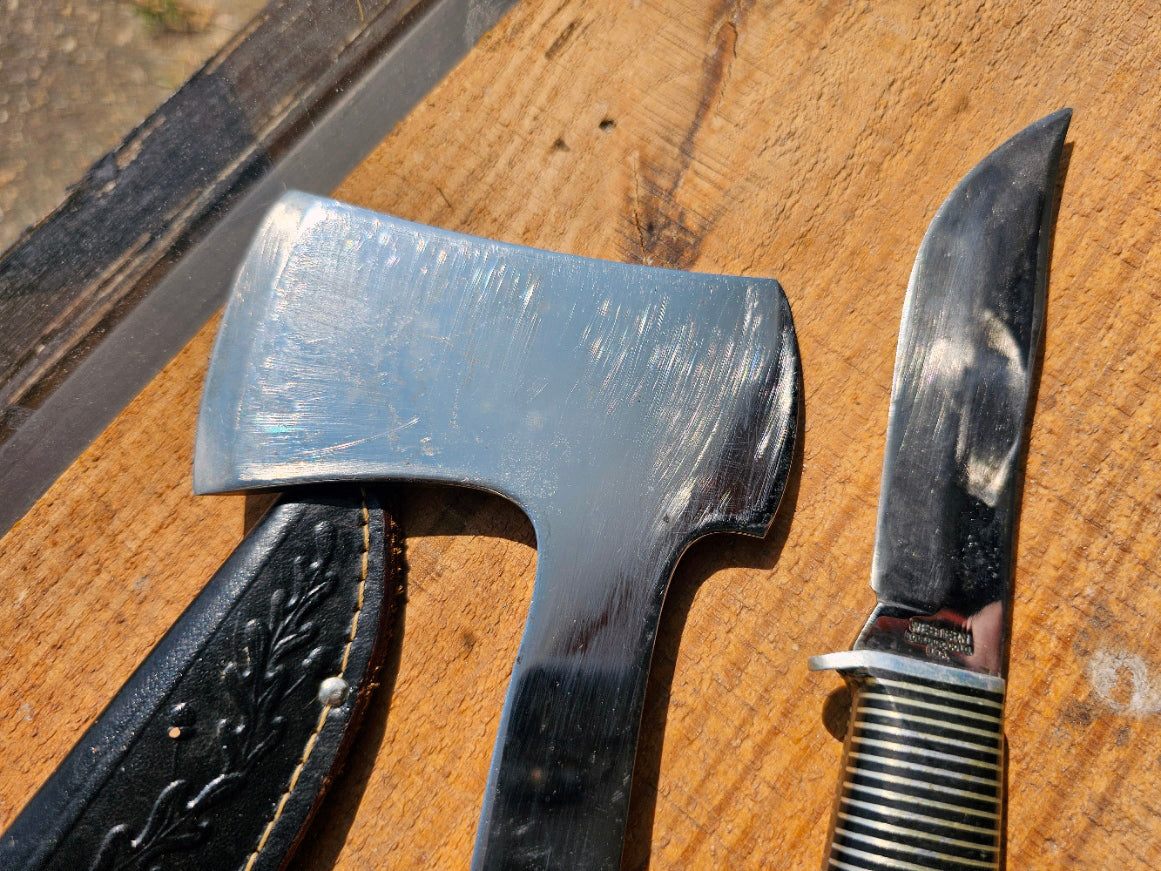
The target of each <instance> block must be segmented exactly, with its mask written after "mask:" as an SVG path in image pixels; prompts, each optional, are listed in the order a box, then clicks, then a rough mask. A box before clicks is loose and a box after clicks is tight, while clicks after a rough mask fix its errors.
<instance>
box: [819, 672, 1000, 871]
mask: <svg viewBox="0 0 1161 871" xmlns="http://www.w3.org/2000/svg"><path fill="white" fill-rule="evenodd" d="M811 667H812V668H834V669H836V670H838V671H839V672H840V673H841V674H842V675H843V677H844V678H845V679H846V680H847V683H848V684H849V685H850V688H851V696H852V702H851V719H850V725H849V726H848V728H847V737H846V742H845V745H844V748H843V761H842V773H841V775H840V778H839V780H840V784H839V789H838V790H837V791H836V798H835V806H834V813H833V816H832V822H831V838H830V849H829V850H828V851H827V859H826V862H825V863H824V867H826V868H906V869H929V868H930V869H947V871H979V869H999V867H1000V858H1001V851H1000V832H1001V823H1002V815H1003V808H1002V801H1003V788H1004V742H1003V710H1004V680H1003V679H1002V678H999V677H993V676H991V675H984V674H977V673H974V672H969V671H966V670H964V669H960V668H954V667H950V666H944V665H939V664H934V663H928V662H924V661H921V660H916V659H911V658H909V657H904V656H899V655H896V654H892V653H884V652H879V651H861V650H856V651H848V652H845V653H839V654H831V655H830V656H826V657H817V658H816V661H815V662H814V663H812V665H811Z"/></svg>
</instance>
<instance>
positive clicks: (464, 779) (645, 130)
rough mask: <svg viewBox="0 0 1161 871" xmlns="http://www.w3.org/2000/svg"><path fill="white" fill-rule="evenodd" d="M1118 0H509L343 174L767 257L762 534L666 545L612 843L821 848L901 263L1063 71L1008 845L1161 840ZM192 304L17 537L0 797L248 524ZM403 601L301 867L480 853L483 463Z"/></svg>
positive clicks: (754, 267) (496, 593)
mask: <svg viewBox="0 0 1161 871" xmlns="http://www.w3.org/2000/svg"><path fill="white" fill-rule="evenodd" d="M1150 14H1151V9H1150V8H1149V7H1148V6H1147V5H1146V4H1144V3H1140V2H1111V3H1106V4H1101V6H1100V7H1099V8H1096V7H1093V6H1092V5H1090V4H1082V3H1080V2H1063V3H1061V4H1058V5H1056V6H1054V7H1045V6H1043V5H1041V4H1032V3H1030V2H1022V0H1017V2H1011V3H1007V4H989V3H981V4H975V5H973V6H972V7H971V8H966V7H963V6H962V5H961V4H954V3H950V2H931V3H928V4H919V3H915V2H904V0H898V2H893V3H887V4H875V5H871V4H838V3H829V4H815V3H808V2H805V0H802V2H797V0H788V2H785V3H781V4H777V5H772V6H771V5H762V4H754V3H734V4H721V5H712V6H707V5H703V4H695V3H690V2H688V0H644V2H641V3H636V4H624V3H615V2H612V0H593V2H588V3H580V2H573V0H563V2H562V0H553V2H549V3H538V2H529V3H527V4H524V5H522V6H520V7H519V8H517V9H516V10H515V11H514V12H513V13H512V14H510V15H509V16H508V17H507V18H506V19H505V20H504V21H503V23H502V24H501V26H500V27H499V28H497V29H496V30H495V31H493V32H492V33H491V34H490V35H489V36H488V37H486V38H485V39H484V41H483V42H482V43H481V44H480V45H479V46H478V47H477V49H476V50H475V51H474V52H473V53H472V54H471V55H470V56H469V58H468V59H467V60H465V62H464V63H463V64H461V65H460V67H458V68H457V70H456V71H455V72H454V73H453V75H452V76H451V77H450V78H449V79H447V80H446V81H445V82H444V84H443V85H441V86H440V87H439V88H438V89H437V90H436V91H435V92H433V93H432V94H431V95H430V96H429V97H428V98H427V99H426V100H425V101H424V102H423V104H422V105H421V106H419V107H418V108H417V109H416V110H415V111H414V112H413V113H412V114H411V115H410V116H409V117H408V119H407V120H406V121H405V122H404V123H402V124H401V125H400V126H399V127H398V129H397V130H396V131H395V132H394V133H393V134H392V136H390V137H389V138H388V139H387V140H386V141H385V142H384V143H383V144H382V146H381V147H380V148H379V150H378V151H377V152H376V153H375V154H374V155H373V156H372V157H371V158H370V159H368V160H367V161H366V162H365V163H364V164H363V165H362V166H361V167H360V168H359V169H358V170H357V171H356V172H355V173H354V174H353V175H352V176H351V178H350V179H349V180H348V181H347V182H346V183H345V184H344V185H343V186H342V187H341V188H340V189H339V191H338V194H339V196H341V197H342V198H344V199H347V200H350V201H353V202H356V203H358V204H360V205H364V206H369V207H372V208H377V209H380V210H383V211H388V212H392V213H394V214H397V215H400V216H402V217H406V218H410V219H414V220H420V221H426V222H429V223H434V224H438V225H441V226H445V227H449V228H452V229H456V230H464V231H467V232H472V233H477V234H481V235H487V236H493V237H499V238H502V239H506V240H509V241H516V242H521V243H525V244H532V245H538V246H542V247H547V248H555V249H559V250H565V251H570V252H573V253H578V254H586V255H591V256H603V257H610V258H616V259H623V260H633V261H642V262H653V263H655V264H658V265H678V266H683V267H689V268H694V269H704V270H713V271H735V272H742V273H746V274H754V275H773V276H776V277H778V278H779V279H780V280H781V281H782V282H783V284H784V285H785V287H786V290H787V294H788V296H789V298H790V301H791V305H792V306H793V308H794V312H795V317H796V322H797V325H798V332H799V340H800V345H801V350H802V356H803V365H804V371H805V384H806V396H805V399H806V426H805V433H804V456H803V462H802V466H801V470H800V472H799V474H798V475H797V477H796V478H795V479H794V480H793V481H792V484H791V490H790V492H789V493H788V496H787V499H786V504H785V506H784V511H783V513H782V515H781V518H780V520H779V521H778V522H777V523H776V525H775V528H774V530H773V531H772V532H771V534H770V535H769V536H768V537H767V539H766V540H765V541H750V540H744V539H738V538H730V537H721V538H717V539H710V540H707V541H706V542H704V543H702V544H701V545H699V546H697V547H695V548H694V549H693V550H692V551H691V552H690V553H689V554H688V555H687V556H686V557H685V559H683V561H682V563H681V564H680V566H679V568H678V572H677V576H676V578H675V581H674V586H673V590H672V593H671V596H670V598H669V601H668V602H667V604H666V612H665V616H664V624H663V626H662V631H661V636H660V638H659V641H658V650H657V655H656V660H655V668H654V673H653V674H652V676H651V683H650V689H649V696H648V701H647V705H646V712H645V723H644V731H643V735H644V741H643V747H642V751H641V755H640V758H639V761H638V767H637V772H636V781H635V785H634V796H633V807H632V811H631V820H630V837H629V844H628V848H627V852H626V856H625V863H624V864H625V867H627V868H643V867H655V868H686V867H691V868H696V867H713V868H718V867H728V868H767V867H784V868H813V867H818V865H819V864H820V862H821V857H822V852H823V847H824V841H825V836H826V829H827V824H828V820H829V815H830V805H831V800H832V795H833V789H834V785H835V783H836V782H837V777H838V771H837V768H838V759H839V753H840V748H841V744H840V742H839V740H838V739H837V738H836V737H835V735H834V734H832V733H833V732H838V731H841V728H842V708H843V692H842V690H841V684H840V681H839V679H838V678H836V677H835V676H833V675H827V674H812V673H809V672H808V671H807V670H806V658H807V657H808V656H809V655H811V654H813V653H820V652H829V651H832V650H838V649H842V648H845V647H847V646H848V645H849V644H850V641H851V640H852V638H853V637H854V635H855V633H856V631H857V630H858V628H859V626H860V625H861V623H862V621H863V619H864V618H865V616H866V614H867V612H868V611H869V608H870V606H871V603H872V601H873V597H872V594H871V592H870V590H869V589H868V587H867V585H866V579H867V577H868V574H869V569H870V554H871V545H872V536H873V529H874V517H875V504H876V499H877V490H878V476H879V468H880V463H881V457H882V446H883V440H884V433H885V428H886V417H887V401H888V395H889V385H890V379H891V370H892V364H893V359H894V346H895V335H896V332H897V329H898V321H899V313H900V309H901V306H902V301H903V290H904V287H905V285H906V281H907V276H908V273H909V270H910V267H911V262H912V258H913V257H914V254H915V250H916V246H917V245H918V243H919V240H920V238H921V237H922V234H923V231H924V229H925V228H926V226H927V223H928V221H929V220H930V218H931V216H932V214H933V213H934V210H935V208H936V207H937V206H938V205H939V203H940V202H941V201H942V200H943V198H944V197H945V196H946V194H947V193H948V192H949V191H950V189H951V188H952V187H953V186H954V184H955V183H956V182H957V181H958V180H959V178H960V177H962V175H963V174H964V173H965V172H966V171H967V170H968V169H969V168H970V167H971V166H972V165H974V163H975V162H976V161H977V160H979V159H980V158H981V157H983V156H984V155H985V154H986V153H987V152H988V151H990V150H991V149H992V148H993V147H994V146H995V145H997V144H998V143H999V142H1000V141H1002V140H1003V139H1004V138H1006V137H1007V136H1008V135H1009V134H1011V133H1013V132H1015V131H1016V130H1017V129H1019V128H1021V127H1022V126H1024V125H1025V124H1027V123H1029V122H1030V121H1032V120H1035V119H1036V118H1038V117H1040V116H1041V115H1043V114H1046V113H1047V112H1048V111H1051V110H1052V109H1055V108H1058V107H1059V106H1061V105H1072V106H1073V107H1075V109H1076V116H1075V118H1074V122H1073V127H1072V131H1071V133H1070V136H1069V142H1070V148H1069V154H1068V157H1069V165H1068V171H1067V175H1066V178H1065V180H1064V183H1063V186H1062V199H1061V205H1060V217H1059V221H1058V224H1057V229H1056V236H1055V246H1054V252H1053V261H1052V271H1051V275H1050V279H1049V304H1048V316H1047V317H1048V320H1047V328H1046V345H1045V351H1044V357H1043V364H1042V372H1041V376H1040V384H1039V394H1038V398H1037V405H1036V414H1035V419H1034V423H1033V427H1032V436H1031V444H1030V450H1029V458H1028V464H1027V473H1026V479H1025V484H1024V494H1023V510H1022V517H1021V525H1020V535H1019V542H1018V552H1017V558H1016V566H1017V569H1016V590H1017V596H1016V602H1015V605H1014V614H1013V627H1012V630H1013V641H1012V657H1011V669H1010V678H1011V680H1010V691H1009V704H1008V713H1007V726H1006V732H1007V739H1008V752H1009V757H1008V758H1009V762H1008V787H1009V797H1008V803H1007V865H1008V867H1010V868H1033V869H1036V868H1045V869H1050V868H1051V869H1055V868H1062V867H1078V868H1110V867H1115V868H1152V867H1156V866H1158V865H1159V864H1161V847H1158V846H1157V844H1158V838H1157V827H1158V822H1157V821H1158V820H1159V819H1161V813H1159V811H1161V807H1159V799H1158V793H1157V790H1156V787H1155V781H1156V772H1155V770H1154V769H1155V765H1154V763H1153V762H1152V760H1155V759H1157V758H1158V757H1159V755H1161V737H1159V736H1161V730H1158V728H1157V725H1158V716H1161V690H1159V687H1161V629H1159V628H1158V625H1157V621H1156V620H1154V619H1153V616H1152V615H1153V614H1155V613H1157V611H1158V608H1159V606H1161V601H1159V600H1161V583H1159V582H1158V572H1159V570H1161V561H1159V560H1161V557H1159V554H1158V546H1159V542H1161V501H1159V499H1158V496H1157V481H1158V475H1159V472H1161V469H1159V468H1158V464H1159V462H1161V436H1159V435H1158V433H1157V429H1156V426H1157V425H1156V420H1157V419H1158V416H1159V413H1161V390H1159V385H1158V375H1157V372H1158V370H1159V368H1161V350H1158V349H1159V348H1161V321H1159V320H1158V318H1157V317H1156V316H1155V312H1156V310H1157V299H1156V297H1157V292H1156V288H1157V287H1158V286H1161V281H1159V278H1161V276H1159V275H1158V270H1159V267H1158V266H1157V258H1154V257H1152V256H1151V255H1152V253H1153V252H1154V250H1155V249H1156V247H1157V245H1158V242H1159V239H1161V222H1159V220H1158V213H1159V203H1161V190H1159V188H1161V154H1159V153H1158V151H1157V149H1156V148H1155V147H1154V140H1155V138H1156V130H1157V129H1158V124H1159V121H1161V118H1159V115H1161V105H1159V104H1158V102H1157V101H1156V99H1155V96H1156V95H1155V87H1154V86H1153V84H1152V80H1151V79H1150V78H1149V76H1148V73H1147V71H1148V70H1150V69H1151V68H1152V66H1151V65H1152V61H1153V59H1154V58H1156V57H1157V56H1158V54H1159V53H1161V32H1159V31H1158V30H1157V28H1156V27H1155V26H1153V22H1152V21H1151V20H1150ZM210 340H211V333H210V330H209V329H207V330H206V331H203V332H202V333H201V334H200V335H199V336H198V338H197V339H195V341H194V343H193V344H191V346H190V347H189V348H188V349H187V350H186V351H185V352H183V354H182V355H181V356H180V357H179V358H178V359H177V360H175V362H174V363H173V364H172V365H171V366H170V367H169V368H168V369H166V371H165V372H164V373H163V374H162V375H161V376H159V377H158V378H157V379H156V380H155V381H154V383H153V384H152V385H150V387H149V388H148V389H147V391H146V392H145V393H143V394H142V396H141V397H139V399H138V400H137V401H136V402H135V403H134V404H133V406H131V407H130V408H129V409H128V410H127V412H126V413H125V414H124V415H122V416H121V418H120V419H118V421H117V422H116V423H115V424H114V425H113V426H112V427H111V428H110V429H109V430H108V431H107V432H106V433H105V434H104V435H103V436H102V437H101V439H100V440H99V441H98V442H97V443H96V444H94V446H93V447H92V448H91V449H90V450H89V451H88V452H86V454H85V455H84V456H82V457H81V459H80V460H78V462H77V463H76V464H74V466H73V467H72V468H71V469H70V470H69V471H68V472H67V473H66V475H65V476H63V477H62V478H61V480H60V481H59V482H58V483H57V485H56V486H54V488H53V489H52V491H50V493H48V494H47V495H46V496H45V498H44V499H42V500H41V502H40V503H39V504H38V505H37V506H36V507H35V508H34V509H33V511H32V512H31V513H30V514H29V515H28V516H27V517H25V518H24V520H22V521H21V522H20V523H19V524H18V525H17V526H16V527H14V528H13V530H12V532H11V533H10V534H9V535H8V536H7V537H6V538H5V539H4V541H3V545H2V547H3V553H4V560H3V565H2V566H0V638H3V639H4V640H3V641H2V642H0V748H2V749H3V753H2V756H3V758H5V759H6V760H13V761H12V762H10V763H9V765H8V766H7V767H6V773H7V775H8V776H7V777H6V778H5V779H4V782H3V783H0V826H2V825H5V824H6V823H7V822H8V821H10V820H11V819H12V817H13V816H14V815H15V814H16V813H17V811H18V810H19V807H20V806H21V805H22V803H23V802H24V801H25V800H26V799H27V797H28V796H29V795H30V794H31V793H32V792H33V791H34V790H35V788H36V786H37V785H38V784H39V783H40V782H41V781H42V780H43V779H44V777H46V776H47V774H48V773H49V771H50V770H51V769H52V767H53V766H54V765H55V764H56V762H57V761H58V760H59V759H60V758H61V757H62V756H63V755H64V753H65V752H66V751H67V749H68V747H69V746H70V744H71V742H72V741H73V740H74V739H75V738H76V737H77V736H78V735H79V734H80V732H81V730H82V729H83V728H84V726H85V724H86V723H87V722H88V721H90V720H91V719H92V718H93V717H94V716H95V715H96V714H97V712H98V711H99V710H100V708H101V707H102V705H103V704H104V703H105V701H106V700H107V699H108V698H109V696H110V695H111V694H112V693H113V692H114V691H115V688H116V686H117V685H119V683H120V682H121V680H123V679H124V678H125V676H127V674H128V673H129V672H130V671H131V669H132V668H133V665H134V664H135V663H136V662H137V661H139V660H140V658H141V657H142V656H143V655H144V653H145V651H146V650H148V648H149V647H150V645H151V644H153V643H154V642H155V641H156V639H157V638H158V637H159V636H160V634H161V633H162V632H163V631H164V629H165V628H166V626H168V625H169V623H170V622H171V621H172V620H173V619H174V618H175V617H176V616H177V614H178V613H179V612H180V610H181V608H182V606H183V605H184V603H185V602H187V601H188V600H189V599H190V598H192V596H193V595H194V593H195V592H196V590H197V588H198V586H199V584H200V583H201V582H202V581H203V580H204V579H205V578H207V577H208V576H209V574H210V573H211V571H212V570H213V567H214V566H215V565H216V563H217V562H218V560H220V559H221V558H222V557H223V556H224V554H225V553H226V552H227V551H228V550H229V548H230V547H231V546H232V545H233V543H234V542H235V541H236V540H237V538H238V536H239V535H240V533H241V528H242V526H243V523H244V505H243V503H242V500H241V499H240V498H237V497H223V498H208V497H207V498H194V497H192V496H190V495H189V478H188V469H189V461H190V452H191V442H192V427H193V420H194V414H195V407H196V401H197V390H198V380H199V378H200V374H201V372H202V370H203V367H204V362H205V358H206V355H207V354H208V349H209V344H210ZM398 498H399V500H400V514H401V520H402V522H403V524H404V526H405V529H406V530H407V532H408V541H407V557H408V561H409V566H410V572H409V577H408V602H407V605H406V608H405V609H404V612H403V616H402V620H401V624H400V626H399V631H400V641H399V643H398V646H397V649H396V651H395V655H394V657H393V660H392V665H391V668H390V669H389V671H388V679H387V681H386V682H385V686H384V690H385V692H383V693H382V694H381V695H380V697H379V699H378V701H377V702H376V704H375V706H374V708H373V709H372V710H371V712H370V714H369V718H370V723H369V727H368V729H367V732H366V734H365V736H364V738H363V741H362V743H361V745H360V747H359V748H358V749H357V751H356V754H355V755H354V757H353V758H352V759H351V760H350V762H349V764H348V767H347V770H346V772H345V773H344V775H343V776H342V778H341V779H340V781H339V782H338V784H337V785H336V792H335V794H334V795H333V797H332V800H331V801H330V802H329V803H328V806H327V808H326V811H325V814H324V816H323V817H322V818H321V819H320V820H319V821H318V823H317V824H316V826H315V827H314V828H313V829H312V831H311V833H310V834H309V835H308V840H307V846H306V849H305V851H304V853H303V854H302V855H301V856H300V858H299V859H298V860H297V865H296V867H299V868H311V869H321V868H336V869H338V868H363V867H376V868H394V867H398V868H405V867H466V865H467V863H468V859H469V856H470V853H471V846H472V838H473V836H474V831H475V824H476V817H477V814H478V812H479V804H480V794H481V790H482V788H483V784H484V781H485V777H486V771H487V763H488V759H489V756H490V753H491V749H492V742H493V741H494V738H495V729H496V724H497V717H498V712H499V706H500V702H501V700H502V697H503V691H504V685H505V682H506V679H507V672H508V669H509V668H510V665H511V662H512V658H513V656H514V652H515V648H516V644H517V642H518V638H519V632H520V626H521V623H522V619H523V611H524V609H525V607H526V605H527V602H528V596H529V593H530V584H531V579H532V575H533V571H534V563H535V551H534V541H533V536H532V532H531V529H530V528H529V526H528V524H527V522H526V521H525V520H524V519H523V517H522V515H520V513H519V512H518V511H517V510H516V509H514V508H513V507H511V506H510V505H508V504H507V503H505V502H503V501H502V500H499V499H496V498H493V497H489V496H482V495H478V494H465V493H458V492H454V491H450V490H439V489H430V490H416V489H409V490H404V491H401V492H400V493H399V495H398Z"/></svg>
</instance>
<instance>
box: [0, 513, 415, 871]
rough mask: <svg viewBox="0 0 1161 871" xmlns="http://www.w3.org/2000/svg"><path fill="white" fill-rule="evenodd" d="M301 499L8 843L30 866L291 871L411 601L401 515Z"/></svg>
mask: <svg viewBox="0 0 1161 871" xmlns="http://www.w3.org/2000/svg"><path fill="white" fill-rule="evenodd" d="M340 492H341V493H343V494H344V495H336V493H335V491H333V490H331V491H329V492H328V493H326V494H323V493H305V494H304V493H303V492H298V493H295V494H294V495H293V496H287V497H284V498H283V499H282V500H281V501H279V502H278V503H277V504H276V505H275V506H274V507H273V508H271V510H270V511H269V512H268V513H267V514H266V515H265V517H263V519H262V520H261V521H260V522H259V523H258V525H257V526H256V527H255V528H254V530H253V532H252V533H251V534H250V535H248V536H247V537H246V539H245V540H244V541H243V542H242V543H241V544H240V545H239V546H238V548H237V549H236V550H235V551H234V552H233V554H231V556H230V558H229V559H228V560H227V561H226V562H225V563H224V564H223V566H222V567H221V568H220V569H219V570H218V572H217V573H216V574H215V575H214V577H213V578H212V579H211V580H210V582H209V584H207V585H206V587H205V588H204V589H203V590H202V592H201V593H200V594H199V595H198V597H197V598H196V599H195V600H194V601H193V603H192V604H191V605H190V606H189V608H187V609H186V611H185V613H184V614H182V616H181V617H180V618H179V619H178V621H177V623H176V624H175V625H174V626H173V627H172V628H171V629H170V630H169V632H168V633H167V634H166V635H165V637H164V638H162V640H161V641H160V642H159V643H158V645H157V646H156V647H155V648H154V649H153V651H152V652H151V653H150V654H149V656H148V657H147V658H146V660H145V661H144V662H143V663H142V664H141V666H140V667H139V668H138V669H137V671H136V672H134V674H133V676H132V677H131V678H130V679H129V681H128V682H127V683H126V684H125V686H124V687H123V688H122V690H121V691H120V692H119V693H118V694H117V696H116V698H114V699H113V701H112V702H111V703H110V704H109V705H108V707H107V708H106V709H105V710H104V712H103V713H102V714H101V716H100V717H99V718H98V719H97V721H96V722H95V723H94V724H93V726H92V727H91V728H90V729H89V730H88V731H87V732H86V733H85V735H84V736H83V737H82V738H81V740H80V741H79V742H78V744H77V745H76V746H75V747H74V748H73V750H72V751H71V752H70V753H69V755H68V756H67V757H66V758H65V760H64V762H63V763H62V764H61V766H60V767H59V768H58V769H57V771H56V772H55V773H54V774H53V775H52V777H51V778H50V779H49V780H48V781H47V782H46V783H45V784H44V786H42V787H41V789H40V790H39V791H38V792H37V793H36V795H35V796H34V797H33V798H32V800H31V801H30V802H29V804H28V806H27V807H26V808H25V809H24V810H23V811H22V812H21V814H20V816H19V817H17V819H16V820H15V822H14V823H13V824H12V826H11V827H10V828H9V829H8V831H7V832H6V833H5V834H4V835H3V837H0V868H4V869H22V871H55V869H60V871H65V869H67V871H79V869H88V871H114V869H116V871H122V869H126V871H127V869H134V871H154V869H171V868H195V867H201V868H205V869H215V871H216V869H245V871H259V869H276V868H281V867H283V866H284V865H285V864H286V861H287V859H288V858H289V855H290V853H291V852H292V850H293V848H294V846H295V845H296V844H297V842H298V840H299V839H300V837H301V835H302V833H303V831H304V829H305V825H306V823H307V821H308V819H309V818H310V816H311V815H312V813H313V812H314V809H315V808H316V807H317V806H318V803H319V800H320V798H321V796H322V794H323V792H324V791H325V789H326V788H327V786H328V785H329V783H330V781H331V779H332V778H333V776H334V773H335V771H336V770H337V767H338V764H339V762H340V761H341V759H342V757H343V754H344V752H345V750H346V749H347V746H348V745H349V743H350V739H351V738H352V736H353V732H354V726H355V724H356V722H357V720H358V718H359V716H360V715H361V714H362V711H363V710H364V709H365V708H366V704H367V700H368V698H369V695H370V690H371V689H372V685H373V682H374V678H375V672H376V670H377V668H378V665H379V662H380V660H381V658H382V653H383V651H384V649H385V647H386V644H385V641H386V638H387V635H388V632H387V631H386V630H387V628H388V624H389V622H390V621H389V619H388V617H389V615H390V614H391V613H392V612H393V611H394V606H395V599H396V594H397V590H398V587H397V584H396V583H395V581H394V578H395V577H396V575H397V573H398V571H399V570H400V564H401V560H400V550H399V548H398V546H397V544H396V532H395V529H394V526H393V523H392V521H391V518H390V517H389V516H388V515H387V514H386V513H385V512H384V511H383V509H382V507H381V506H380V505H379V503H378V502H377V500H376V499H375V498H374V497H373V496H371V495H370V494H365V493H362V492H361V491H358V490H355V491H353V492H349V493H348V492H347V491H340Z"/></svg>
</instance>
